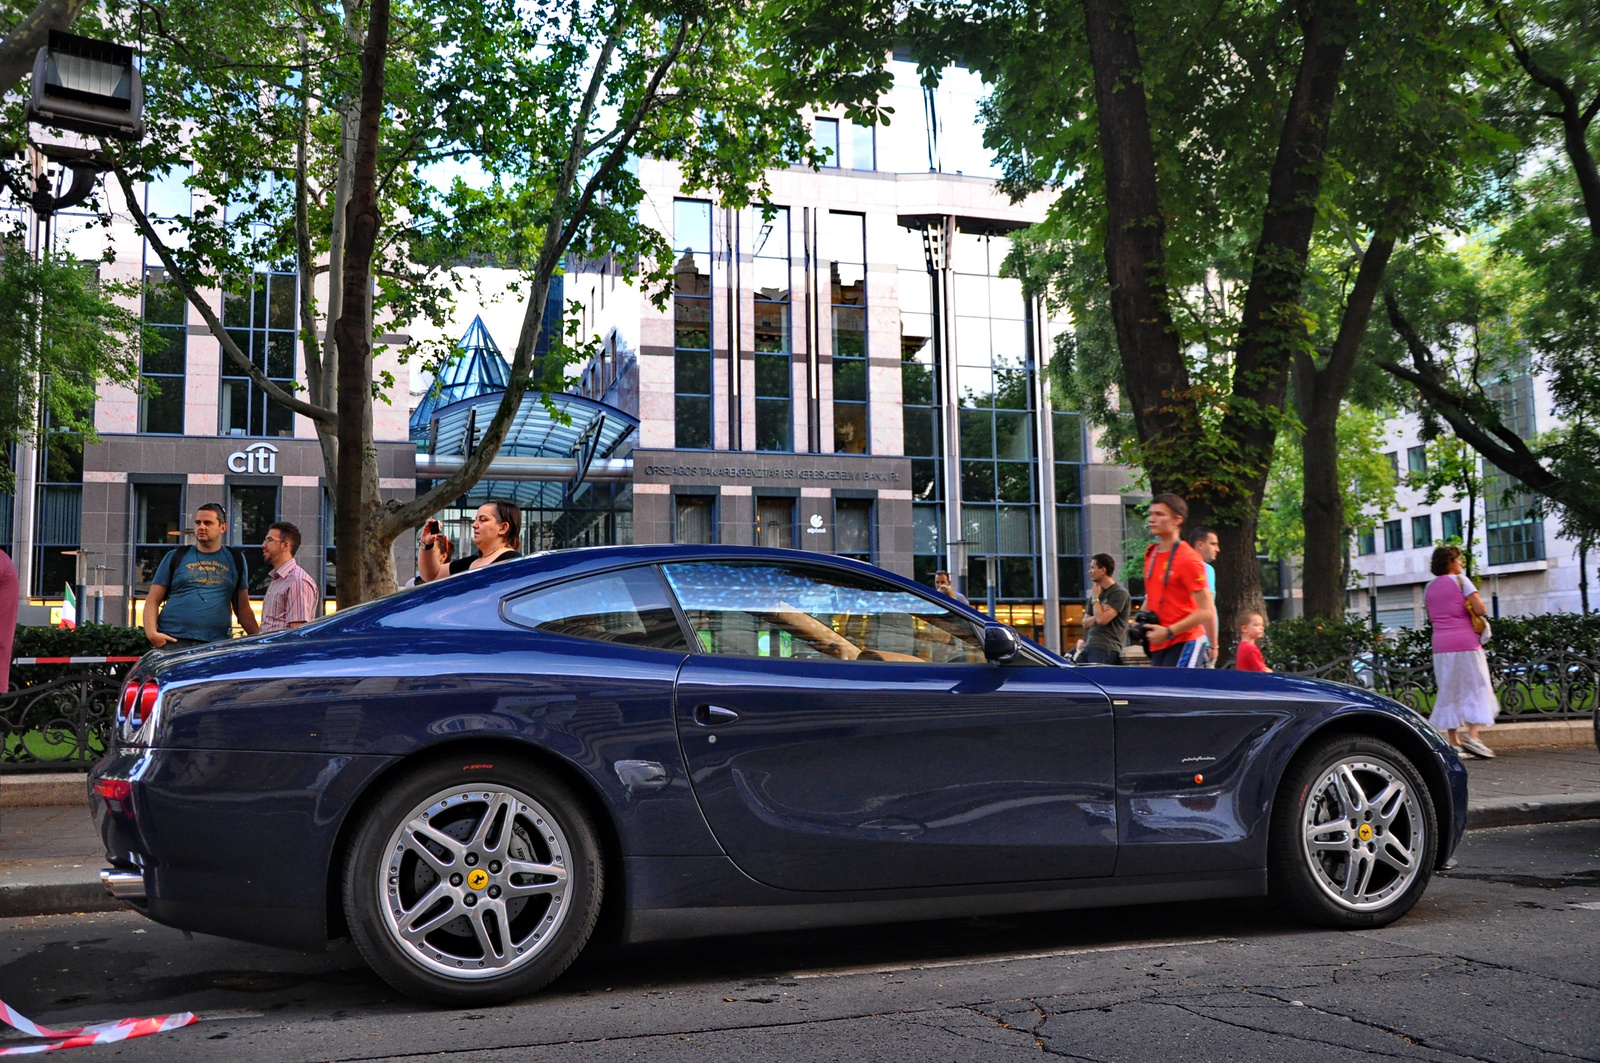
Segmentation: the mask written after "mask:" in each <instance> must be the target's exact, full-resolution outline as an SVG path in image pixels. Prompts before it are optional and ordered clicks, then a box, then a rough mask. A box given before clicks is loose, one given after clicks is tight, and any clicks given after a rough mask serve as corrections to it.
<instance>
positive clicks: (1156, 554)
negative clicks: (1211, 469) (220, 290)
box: [1144, 494, 1217, 668]
mask: <svg viewBox="0 0 1600 1063" xmlns="http://www.w3.org/2000/svg"><path fill="white" fill-rule="evenodd" d="M1188 516H1189V504H1188V503H1187V502H1185V501H1184V500H1183V499H1182V498H1179V497H1178V496H1177V495H1171V494H1163V495H1157V496H1156V497H1155V498H1153V499H1151V500H1150V515H1149V517H1148V518H1146V519H1147V522H1148V523H1149V525H1150V534H1151V535H1153V536H1155V539H1156V541H1155V543H1153V544H1152V545H1151V546H1150V548H1149V549H1147V550H1146V551H1145V552H1144V589H1145V595H1144V607H1145V608H1146V609H1148V610H1150V611H1151V612H1153V613H1155V614H1156V623H1154V624H1150V625H1148V626H1147V627H1146V629H1145V631H1146V634H1147V635H1148V636H1149V638H1150V663H1151V664H1153V665H1155V666H1156V667H1157V668H1202V667H1204V666H1205V660H1206V655H1205V644H1204V643H1203V642H1199V641H1198V640H1199V639H1200V636H1202V635H1204V634H1205V623H1206V621H1207V620H1210V619H1212V618H1213V617H1215V616H1216V615H1217V613H1216V607H1215V605H1214V604H1213V602H1212V600H1211V583H1210V581H1209V580H1207V579H1206V563H1205V561H1204V560H1202V559H1201V557H1200V554H1199V552H1198V551H1196V550H1195V548H1194V547H1192V546H1190V545H1189V544H1188V543H1186V542H1184V541H1183V522H1184V520H1186V519H1187V518H1188Z"/></svg>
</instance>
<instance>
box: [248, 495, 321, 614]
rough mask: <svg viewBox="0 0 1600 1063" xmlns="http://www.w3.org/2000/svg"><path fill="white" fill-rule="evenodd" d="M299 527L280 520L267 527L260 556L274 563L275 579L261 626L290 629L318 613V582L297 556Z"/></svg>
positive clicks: (265, 604) (268, 595)
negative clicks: (299, 561) (301, 564)
mask: <svg viewBox="0 0 1600 1063" xmlns="http://www.w3.org/2000/svg"><path fill="white" fill-rule="evenodd" d="M298 549H300V529H299V528H296V527H295V526H294V525H293V524H290V523H289V522H288V521H279V522H278V523H276V524H274V525H272V526H271V527H270V528H268V529H267V537H266V538H265V539H263V540H262V541H261V556H262V557H264V558H266V561H267V564H269V565H271V566H272V582H271V583H270V584H269V585H268V586H267V597H266V600H265V601H263V602H262V603H261V630H262V631H264V632H265V631H287V630H289V629H290V628H292V627H299V626H300V625H301V624H304V623H305V622H307V621H308V620H311V619H313V618H314V617H315V616H316V615H317V584H316V582H315V581H314V580H312V578H311V576H310V575H309V574H308V573H307V572H306V570H305V569H303V568H301V567H300V565H299V563H298V562H296V561H295V559H294V552H295V551H296V550H298Z"/></svg>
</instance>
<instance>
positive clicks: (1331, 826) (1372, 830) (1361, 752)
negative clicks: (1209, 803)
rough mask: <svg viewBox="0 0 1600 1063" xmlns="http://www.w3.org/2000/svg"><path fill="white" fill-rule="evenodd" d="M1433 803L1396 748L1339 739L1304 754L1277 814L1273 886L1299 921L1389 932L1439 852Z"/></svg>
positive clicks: (1288, 777) (1297, 761) (1369, 741)
mask: <svg viewBox="0 0 1600 1063" xmlns="http://www.w3.org/2000/svg"><path fill="white" fill-rule="evenodd" d="M1436 823H1437V820H1436V817H1435V815H1434V808H1433V799H1432V797H1431V795H1430V794H1429V793H1428V788H1427V786H1426V785H1424V783H1423V781H1422V777H1421V775H1419V774H1418V772H1417V769H1416V768H1415V766H1413V765H1412V763H1411V761H1410V760H1408V759H1407V758H1406V756H1405V754H1403V753H1401V752H1400V751H1399V750H1398V749H1396V748H1395V747H1394V746H1391V745H1390V744H1389V743H1387V742H1382V741H1379V740H1378V739H1375V738H1370V737H1366V736H1363V735H1340V736H1335V737H1332V738H1329V739H1326V740H1324V741H1322V742H1318V743H1316V744H1314V745H1313V746H1311V747H1310V748H1308V749H1306V750H1304V751H1303V752H1302V753H1301V754H1300V755H1299V756H1297V757H1296V758H1295V760H1294V763H1293V764H1291V765H1290V768H1289V771H1288V772H1287V774H1286V775H1285V776H1284V780H1283V785H1282V788H1281V789H1280V790H1279V791H1278V800H1277V803H1276V805H1275V807H1274V809H1273V819H1272V839H1271V853H1270V857H1269V859H1270V865H1271V866H1270V869H1269V876H1270V877H1269V881H1270V885H1271V888H1272V892H1273V894H1274V896H1275V897H1276V898H1277V899H1278V900H1279V901H1280V902H1282V903H1284V904H1285V905H1286V906H1287V907H1289V908H1290V909H1291V910H1293V911H1294V912H1296V913H1298V914H1299V915H1301V916H1302V917H1304V918H1306V919H1308V920H1310V921H1312V922H1315V923H1320V924H1322V925H1324V926H1335V927H1343V928H1351V929H1361V928H1369V927H1379V926H1385V925H1387V924H1389V923H1392V922H1394V921H1395V920H1396V919H1399V918H1400V917H1401V916H1402V915H1404V914H1406V912H1408V911H1410V910H1411V906H1412V905H1414V904H1416V903H1417V899H1418V898H1419V897H1421V896H1422V892H1423V890H1425V889H1426V888H1427V885H1428V879H1429V878H1430V876H1431V875H1432V873H1433V862H1434V857H1435V854H1436V852H1437V849H1438V830H1437V826H1436Z"/></svg>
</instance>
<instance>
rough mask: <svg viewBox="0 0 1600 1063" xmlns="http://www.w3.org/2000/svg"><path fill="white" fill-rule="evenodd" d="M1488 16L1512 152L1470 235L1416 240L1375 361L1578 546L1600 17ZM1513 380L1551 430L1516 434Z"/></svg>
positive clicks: (1587, 408)
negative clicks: (1542, 402) (1438, 243)
mask: <svg viewBox="0 0 1600 1063" xmlns="http://www.w3.org/2000/svg"><path fill="white" fill-rule="evenodd" d="M1488 10H1489V13H1490V15H1491V17H1492V24H1493V26H1494V27H1495V29H1496V31H1497V32H1498V33H1499V34H1500V35H1501V51H1500V55H1499V56H1498V61H1497V62H1493V63H1486V64H1485V66H1484V77H1483V93H1484V96H1485V98H1486V101H1487V104H1488V107H1489V109H1490V112H1491V114H1492V115H1493V117H1494V119H1495V121H1496V123H1497V125H1498V126H1499V127H1500V128H1501V129H1502V130H1503V132H1504V133H1505V134H1506V135H1507V136H1509V137H1512V138H1514V139H1513V143H1512V145H1511V147H1510V148H1508V149H1507V150H1505V151H1504V152H1502V154H1501V155H1500V157H1499V158H1498V159H1497V160H1496V161H1495V165H1494V166H1493V167H1492V168H1490V172H1491V174H1492V176H1494V177H1496V178H1497V179H1498V180H1497V183H1495V184H1494V185H1492V186H1491V188H1492V192H1493V194H1490V195H1485V196H1483V197H1482V198H1481V199H1479V200H1477V201H1476V202H1475V203H1474V204H1473V206H1474V208H1475V209H1476V211H1477V213H1478V222H1479V232H1478V239H1477V240H1476V241H1475V242H1474V243H1473V244H1470V245H1469V246H1468V247H1466V248H1465V249H1459V248H1458V249H1447V248H1439V247H1434V246H1427V245H1425V246H1424V247H1423V248H1421V249H1420V250H1419V251H1418V252H1417V254H1416V255H1415V256H1413V257H1412V260H1411V261H1410V262H1408V263H1407V264H1406V267H1405V269H1404V270H1403V272H1402V273H1401V274H1400V275H1397V277H1396V285H1395V288H1394V290H1393V291H1392V292H1391V293H1390V294H1389V296H1388V297H1387V298H1386V300H1385V302H1386V310H1387V314H1386V316H1387V318H1388V321H1389V325H1390V330H1389V331H1390V332H1391V338H1390V341H1389V344H1388V346H1389V350H1387V351H1385V352H1384V354H1383V364H1384V366H1385V368H1387V369H1388V370H1389V371H1390V372H1391V373H1393V374H1394V375H1395V376H1396V378H1397V379H1399V380H1402V381H1404V382H1405V383H1406V384H1408V385H1410V386H1411V387H1412V388H1413V389H1415V394H1416V396H1417V400H1418V401H1419V403H1420V405H1421V408H1422V409H1423V411H1424V412H1425V413H1426V414H1427V415H1429V416H1431V417H1432V418H1433V419H1434V420H1435V421H1437V422H1443V423H1445V424H1448V426H1449V428H1450V430H1451V431H1453V432H1454V433H1455V434H1456V435H1457V436H1458V437H1460V438H1461V439H1462V440H1463V441H1465V442H1466V443H1468V444H1469V445H1471V446H1472V447H1473V449H1475V450H1476V451H1477V452H1478V453H1479V454H1481V455H1482V456H1483V458H1484V459H1485V460H1486V461H1487V462H1489V463H1491V464H1493V465H1495V466H1496V467H1498V468H1499V469H1501V470H1502V471H1504V472H1505V473H1507V474H1508V475H1510V476H1511V477H1514V478H1515V479H1516V480H1518V481H1520V482H1521V483H1522V484H1524V485H1526V486H1527V487H1528V488H1530V489H1531V490H1533V491H1535V492H1537V493H1538V494H1539V495H1541V496H1543V498H1544V499H1545V500H1546V502H1547V503H1548V504H1550V505H1552V506H1554V507H1555V509H1556V511H1557V513H1558V514H1559V516H1560V518H1561V521H1562V533H1563V534H1564V535H1566V536H1567V537H1569V538H1572V539H1574V540H1576V541H1578V542H1579V543H1580V545H1584V544H1587V543H1589V542H1592V541H1594V539H1595V536H1596V535H1597V534H1600V501H1597V500H1600V491H1597V490H1596V487H1597V486H1600V484H1597V478H1600V472H1597V470H1600V425H1597V424H1596V417H1597V413H1600V366H1597V362H1596V359H1595V352H1596V350H1597V349H1600V295H1597V294H1596V293H1597V291H1600V166H1597V164H1596V159H1595V156H1594V150H1593V147H1592V139H1593V138H1592V127H1593V123H1594V119H1595V117H1596V115H1597V114H1600V81H1597V75H1600V69H1597V64H1600V19H1597V18H1596V12H1595V11H1594V5H1593V4H1592V3H1588V2H1586V0H1519V2H1515V3H1497V4H1492V5H1489V8H1488ZM1530 160H1531V162H1530ZM1525 373H1533V374H1537V375H1538V376H1539V377H1540V378H1541V380H1542V382H1543V383H1544V384H1545V385H1546V386H1547V387H1548V389H1549V394H1550V398H1551V400H1552V405H1553V407H1554V412H1555V413H1556V415H1557V416H1558V417H1559V418H1560V420H1561V424H1560V426H1559V427H1557V426H1552V425H1540V426H1537V427H1538V428H1539V429H1540V430H1541V431H1539V432H1537V433H1535V432H1529V431H1527V430H1526V427H1525V426H1524V425H1523V424H1520V423H1518V418H1517V416H1516V411H1515V410H1513V409H1511V408H1509V407H1508V406H1507V404H1506V401H1505V398H1504V393H1503V391H1501V392H1499V393H1497V392H1496V389H1495V388H1494V385H1495V384H1497V383H1499V382H1501V381H1504V380H1507V379H1512V378H1515V377H1517V376H1518V375H1520V374H1525Z"/></svg>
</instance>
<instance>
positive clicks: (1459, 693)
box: [1428, 650, 1500, 731]
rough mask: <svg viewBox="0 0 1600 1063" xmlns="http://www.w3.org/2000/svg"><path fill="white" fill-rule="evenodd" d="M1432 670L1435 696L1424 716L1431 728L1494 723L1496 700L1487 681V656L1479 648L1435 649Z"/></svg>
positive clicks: (1449, 728) (1442, 729)
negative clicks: (1434, 679) (1437, 694)
mask: <svg viewBox="0 0 1600 1063" xmlns="http://www.w3.org/2000/svg"><path fill="white" fill-rule="evenodd" d="M1433 674H1434V676H1436V677H1437V678H1438V680H1439V697H1438V698H1437V699H1436V700H1435V701H1434V703H1433V715H1431V716H1429V717H1428V722H1429V723H1430V724H1432V725H1433V727H1434V730H1437V731H1448V730H1451V729H1452V728H1456V727H1460V726H1462V725H1463V724H1469V723H1475V724H1479V725H1485V724H1492V723H1494V718H1495V716H1496V715H1497V714H1498V713H1499V712H1500V702H1499V701H1497V700H1496V699H1495V696H1494V686H1493V685H1492V684H1491V683H1490V682H1489V658H1488V657H1486V656H1484V652H1483V651H1482V650H1463V651H1461V652H1459V653H1436V654H1434V655H1433Z"/></svg>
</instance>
